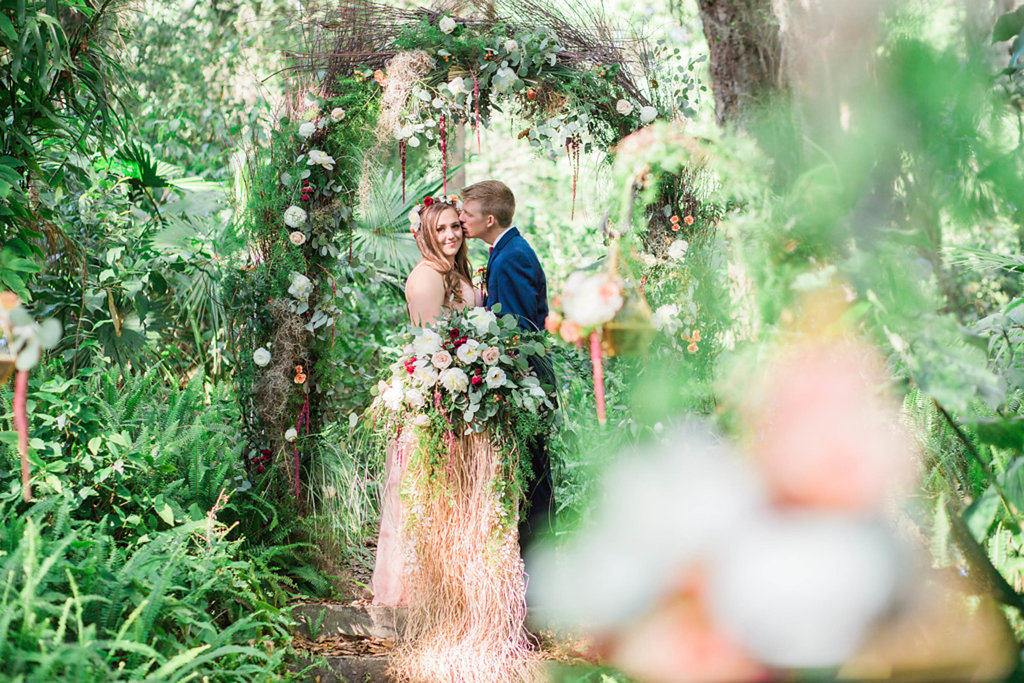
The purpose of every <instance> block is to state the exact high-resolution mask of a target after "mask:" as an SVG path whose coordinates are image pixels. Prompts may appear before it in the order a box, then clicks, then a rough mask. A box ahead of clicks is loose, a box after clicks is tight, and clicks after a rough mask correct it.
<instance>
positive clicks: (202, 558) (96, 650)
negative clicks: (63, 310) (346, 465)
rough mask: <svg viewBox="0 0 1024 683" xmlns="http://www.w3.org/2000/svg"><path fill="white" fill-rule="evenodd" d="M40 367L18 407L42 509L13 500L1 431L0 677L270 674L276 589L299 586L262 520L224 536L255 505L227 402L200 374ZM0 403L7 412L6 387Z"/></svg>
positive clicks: (274, 661) (274, 658)
mask: <svg viewBox="0 0 1024 683" xmlns="http://www.w3.org/2000/svg"><path fill="white" fill-rule="evenodd" d="M49 370H50V373H52V374H51V376H50V377H47V376H45V375H41V376H38V377H36V378H35V379H34V381H33V385H32V387H31V396H32V401H31V402H30V406H29V407H30V412H31V414H32V415H33V420H32V425H31V430H32V434H33V440H32V441H33V443H32V445H33V449H34V450H33V453H34V457H33V460H34V467H36V468H37V469H36V481H37V484H36V494H37V495H38V496H40V497H41V499H42V500H41V502H39V503H36V504H34V505H31V506H29V507H26V506H25V505H23V504H19V502H20V488H19V486H18V485H17V483H16V481H15V480H14V478H13V476H12V475H13V473H14V472H15V471H16V470H17V467H16V465H15V463H16V459H17V455H16V452H15V450H14V448H13V445H12V442H13V439H12V438H8V437H13V432H10V431H8V432H0V434H2V435H3V437H4V439H3V444H4V445H2V446H0V459H2V460H3V461H4V462H5V463H6V464H5V467H4V472H6V473H8V474H6V475H5V476H4V478H3V482H2V490H3V491H4V493H3V494H2V500H0V515H2V516H0V522H2V523H0V529H2V530H3V533H2V537H0V538H2V543H3V550H4V556H3V557H4V563H3V565H2V568H0V583H3V585H5V586H6V588H5V590H4V593H3V595H4V596H5V597H4V598H3V599H4V600H5V601H6V602H5V603H4V610H5V614H7V615H8V617H7V618H6V621H5V629H7V631H6V633H8V634H9V635H10V637H5V638H4V647H5V648H6V649H5V650H4V657H3V669H2V670H3V671H4V673H5V674H8V675H15V676H16V675H19V674H22V675H26V676H28V677H29V679H30V680H49V679H52V678H54V677H57V678H60V677H69V678H76V679H79V680H108V679H109V680H115V679H116V680H121V679H125V680H129V679H138V678H149V677H152V678H155V679H178V678H182V677H185V676H187V675H188V674H190V673H192V672H201V673H202V674H203V675H209V676H211V677H213V678H217V679H240V680H251V679H252V678H253V677H257V678H258V677H262V676H266V675H269V674H270V672H272V671H275V670H276V671H280V670H281V668H282V662H283V657H284V655H285V651H284V650H283V649H282V646H283V642H282V641H283V640H284V638H285V636H286V634H287V627H288V624H289V619H288V618H287V616H286V614H285V613H284V612H283V611H282V606H283V601H284V599H285V598H286V594H285V593H284V592H283V590H282V588H285V587H288V586H291V587H292V588H293V589H295V588H297V587H298V586H299V585H300V584H301V585H303V586H308V584H307V583H306V581H305V578H304V577H303V576H302V575H303V573H304V572H303V566H304V564H303V562H302V560H301V559H300V556H299V555H296V550H297V549H295V548H293V547H291V546H288V545H287V544H286V543H284V544H283V543H282V540H283V537H282V536H281V535H280V534H279V533H274V530H273V528H272V527H271V528H264V529H260V528H258V527H257V528H247V529H246V531H247V532H248V535H247V536H242V535H240V534H239V524H240V523H242V522H243V521H244V520H251V519H252V518H254V517H257V516H258V515H262V514H265V513H264V509H265V508H266V504H265V503H263V502H262V500H261V499H260V498H258V497H255V496H253V495H252V493H250V492H251V491H253V489H252V486H251V484H249V483H248V479H247V476H246V474H245V473H244V472H243V471H242V469H241V459H240V458H239V451H240V448H241V444H240V441H239V434H238V423H239V420H238V415H237V412H236V410H237V409H236V408H235V405H236V404H235V402H234V401H233V400H232V399H231V396H230V395H229V394H226V393H225V392H224V390H223V389H221V388H217V387H208V386H206V385H205V382H204V379H203V376H202V375H201V374H198V375H196V377H195V378H194V379H193V380H192V382H190V384H189V385H188V386H187V387H185V388H184V390H182V391H177V390H169V389H168V388H166V387H165V385H164V384H163V382H162V381H161V378H160V377H159V376H158V375H156V374H151V375H145V376H141V377H137V378H134V379H131V380H129V381H128V382H127V383H124V384H120V383H119V382H118V380H117V379H116V377H115V376H114V375H112V374H111V373H109V372H101V371H96V370H86V371H82V372H80V373H79V375H77V376H75V377H71V378H68V379H64V378H63V377H61V374H62V373H61V370H62V368H61V367H59V366H51V367H50V368H49ZM0 403H2V405H3V406H4V407H5V408H9V406H10V394H9V393H0ZM8 417H9V415H8V416H4V419H5V420H6V419H7V418H8ZM248 525H249V526H250V527H252V526H253V525H252V524H251V522H249V523H248ZM268 526H269V525H268ZM261 541H264V542H265V543H266V546H267V548H266V549H261V547H260V542H261ZM288 573H291V574H292V577H293V578H290V577H289V576H287V574H288ZM312 578H314V579H315V577H312Z"/></svg>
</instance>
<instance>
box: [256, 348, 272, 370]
mask: <svg viewBox="0 0 1024 683" xmlns="http://www.w3.org/2000/svg"><path fill="white" fill-rule="evenodd" d="M252 362H253V363H255V364H256V365H258V366H260V367H261V368H265V367H267V365H269V364H270V351H267V350H266V349H265V348H263V347H262V346H261V347H260V348H258V349H256V350H255V351H253V352H252Z"/></svg>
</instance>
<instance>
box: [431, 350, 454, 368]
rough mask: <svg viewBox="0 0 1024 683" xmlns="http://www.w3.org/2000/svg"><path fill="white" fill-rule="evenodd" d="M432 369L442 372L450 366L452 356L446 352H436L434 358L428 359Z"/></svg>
mask: <svg viewBox="0 0 1024 683" xmlns="http://www.w3.org/2000/svg"><path fill="white" fill-rule="evenodd" d="M430 362H431V363H433V365H434V367H435V368H437V369H438V370H444V369H446V368H447V367H448V366H449V365H451V364H452V354H450V353H448V352H447V351H443V350H442V351H438V352H437V353H435V354H434V357H433V358H431V359H430Z"/></svg>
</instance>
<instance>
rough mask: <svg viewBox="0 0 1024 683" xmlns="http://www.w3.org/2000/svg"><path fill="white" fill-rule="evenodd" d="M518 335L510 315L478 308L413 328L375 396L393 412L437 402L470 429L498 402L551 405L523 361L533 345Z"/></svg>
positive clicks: (534, 409) (534, 406) (497, 406)
mask: <svg viewBox="0 0 1024 683" xmlns="http://www.w3.org/2000/svg"><path fill="white" fill-rule="evenodd" d="M520 334H521V333H520V331H519V329H518V326H517V324H516V323H515V321H514V320H513V319H512V318H511V317H506V318H505V319H499V318H498V317H497V316H496V315H494V313H492V312H491V311H488V310H486V309H483V308H473V309H469V310H468V311H464V312H458V313H454V314H452V315H451V316H450V317H446V318H443V319H442V320H441V321H439V323H438V327H437V328H432V327H426V328H423V329H420V330H418V331H417V332H416V335H415V336H414V338H413V339H412V341H411V342H410V343H409V344H408V345H406V347H405V348H404V351H403V355H402V358H401V359H400V360H399V361H397V362H396V363H394V364H393V365H392V366H391V378H390V379H389V380H388V381H381V382H379V383H378V385H377V393H378V399H377V401H378V403H379V404H380V405H383V406H384V408H386V409H387V410H388V411H390V412H392V413H405V412H414V413H416V412H419V413H422V412H423V411H424V410H425V409H428V408H429V407H430V406H435V407H437V406H438V403H437V402H438V401H440V402H441V405H443V406H444V410H445V411H447V412H452V411H454V412H456V413H461V415H462V418H463V420H464V421H465V423H466V425H467V429H468V430H469V431H479V430H480V429H482V428H483V424H484V423H485V422H486V421H487V420H488V419H490V418H491V417H492V416H494V415H495V414H497V412H498V411H499V409H500V407H501V406H503V405H510V406H515V407H518V408H522V409H524V410H527V411H529V412H537V411H539V410H541V409H543V408H551V407H552V405H551V402H550V401H549V399H548V397H547V394H546V393H545V391H544V389H543V388H542V387H541V386H540V382H539V380H538V379H537V377H536V376H534V375H532V374H531V371H530V369H529V364H528V362H527V359H528V358H529V356H530V355H533V353H534V350H535V349H534V347H533V346H526V347H520V346H519V345H518V339H519V336H520ZM431 397H432V398H431Z"/></svg>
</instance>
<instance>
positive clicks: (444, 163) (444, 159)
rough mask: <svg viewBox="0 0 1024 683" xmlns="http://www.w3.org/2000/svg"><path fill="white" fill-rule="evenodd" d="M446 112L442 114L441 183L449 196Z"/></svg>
mask: <svg viewBox="0 0 1024 683" xmlns="http://www.w3.org/2000/svg"><path fill="white" fill-rule="evenodd" d="M444 123H445V119H444V114H443V113H442V114H441V123H440V127H441V185H442V186H443V187H444V195H445V196H446V197H447V196H448V133H447V130H446V129H445V125H444Z"/></svg>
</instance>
